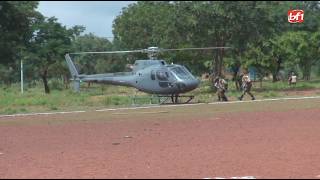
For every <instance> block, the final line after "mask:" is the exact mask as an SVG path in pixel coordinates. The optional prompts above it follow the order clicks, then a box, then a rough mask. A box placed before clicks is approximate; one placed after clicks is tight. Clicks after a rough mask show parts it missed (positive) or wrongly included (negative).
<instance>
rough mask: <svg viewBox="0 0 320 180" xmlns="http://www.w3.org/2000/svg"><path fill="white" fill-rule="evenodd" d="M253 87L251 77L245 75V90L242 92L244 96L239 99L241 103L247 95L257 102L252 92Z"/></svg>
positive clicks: (243, 86) (243, 80) (243, 78)
mask: <svg viewBox="0 0 320 180" xmlns="http://www.w3.org/2000/svg"><path fill="white" fill-rule="evenodd" d="M251 87H252V82H251V80H250V78H249V76H248V75H244V76H243V77H242V90H243V92H242V95H241V96H240V97H239V100H240V101H241V100H242V98H243V96H244V95H245V94H246V93H247V94H249V95H250V96H251V99H252V100H255V98H254V96H253V94H252V93H251V92H250V91H251Z"/></svg>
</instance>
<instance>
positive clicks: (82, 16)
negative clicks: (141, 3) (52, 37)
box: [38, 1, 135, 37]
mask: <svg viewBox="0 0 320 180" xmlns="http://www.w3.org/2000/svg"><path fill="white" fill-rule="evenodd" d="M131 3H135V1H40V3H39V6H38V11H40V12H41V13H42V14H43V15H44V16H46V17H51V16H55V17H56V18H58V21H59V22H60V23H62V24H63V25H66V26H67V27H72V26H74V25H83V26H85V27H86V31H85V33H89V32H92V33H93V34H95V35H97V36H100V37H113V35H112V22H113V20H114V19H115V17H116V16H118V15H120V12H121V9H122V8H123V7H126V6H128V5H129V4H131Z"/></svg>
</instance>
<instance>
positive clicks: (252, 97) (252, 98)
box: [248, 92, 256, 100]
mask: <svg viewBox="0 0 320 180" xmlns="http://www.w3.org/2000/svg"><path fill="white" fill-rule="evenodd" d="M248 94H249V95H250V96H251V100H256V98H254V96H253V94H251V92H250V93H248Z"/></svg>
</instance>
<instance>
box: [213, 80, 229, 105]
mask: <svg viewBox="0 0 320 180" xmlns="http://www.w3.org/2000/svg"><path fill="white" fill-rule="evenodd" d="M214 82H215V83H214V86H215V87H216V88H217V92H218V93H217V94H218V101H228V98H227V97H226V95H225V93H226V91H227V89H228V84H227V81H226V80H224V79H222V78H216V79H215V81H214Z"/></svg>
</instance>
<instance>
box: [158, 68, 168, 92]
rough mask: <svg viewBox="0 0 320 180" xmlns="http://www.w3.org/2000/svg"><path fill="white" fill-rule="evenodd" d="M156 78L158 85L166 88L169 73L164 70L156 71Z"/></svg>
mask: <svg viewBox="0 0 320 180" xmlns="http://www.w3.org/2000/svg"><path fill="white" fill-rule="evenodd" d="M156 76H157V79H158V80H159V86H160V87H162V88H167V87H169V86H170V84H169V73H168V72H165V71H157V73H156Z"/></svg>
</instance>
